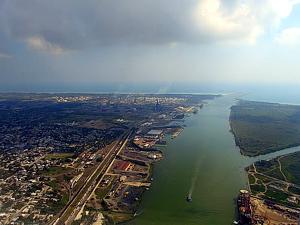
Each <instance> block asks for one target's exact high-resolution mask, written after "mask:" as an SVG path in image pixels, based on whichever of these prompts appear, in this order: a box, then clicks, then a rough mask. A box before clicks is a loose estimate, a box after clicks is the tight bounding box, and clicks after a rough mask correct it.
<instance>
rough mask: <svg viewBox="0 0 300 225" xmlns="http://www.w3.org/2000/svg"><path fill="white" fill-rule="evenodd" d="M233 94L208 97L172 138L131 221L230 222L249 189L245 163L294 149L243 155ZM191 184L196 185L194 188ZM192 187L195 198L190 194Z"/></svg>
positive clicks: (169, 224)
mask: <svg viewBox="0 0 300 225" xmlns="http://www.w3.org/2000/svg"><path fill="white" fill-rule="evenodd" d="M233 104H235V98H234V96H230V95H228V96H224V97H220V98H216V99H215V100H213V101H209V102H208V104H207V105H205V106H204V107H203V109H201V110H200V111H199V112H198V113H197V114H196V115H192V116H190V117H188V118H186V120H185V124H186V125H187V127H186V128H185V130H184V131H183V132H182V133H181V134H180V135H179V136H178V137H177V138H176V139H170V138H167V142H168V144H167V146H166V147H164V148H163V151H164V159H163V160H162V161H160V162H158V163H156V164H155V166H154V173H153V178H154V180H153V183H152V186H151V188H150V190H148V191H146V192H145V194H144V196H143V200H142V204H141V213H140V215H138V216H137V217H136V219H135V220H133V221H130V222H129V223H127V224H129V225H179V224H180V225H196V224H197V225H230V224H232V222H233V220H234V219H235V211H236V210H235V207H236V205H235V198H236V197H237V195H238V192H239V190H240V189H241V188H247V177H246V173H245V171H244V168H245V167H246V166H247V165H250V164H251V162H253V161H255V160H258V159H259V158H261V159H267V158H273V157H275V156H277V155H280V154H285V153H288V152H293V151H297V150H299V148H293V149H288V150H284V151H280V152H278V153H274V154H269V155H266V156H262V157H259V158H248V157H244V156H242V155H241V154H240V152H239V149H238V148H237V147H236V146H235V142H234V138H233V135H232V134H231V133H230V126H229V114H230V107H231V106H232V105H233ZM191 189H192V190H191ZM189 191H192V198H193V201H192V202H190V203H189V202H187V201H186V199H185V198H186V196H187V194H188V193H189Z"/></svg>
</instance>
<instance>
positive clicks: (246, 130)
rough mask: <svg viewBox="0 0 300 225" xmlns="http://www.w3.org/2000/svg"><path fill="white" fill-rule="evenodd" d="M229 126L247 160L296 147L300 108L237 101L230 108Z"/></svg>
mask: <svg viewBox="0 0 300 225" xmlns="http://www.w3.org/2000/svg"><path fill="white" fill-rule="evenodd" d="M230 125H231V130H232V132H233V134H234V136H235V140H236V144H237V145H238V146H239V147H240V149H241V153H242V154H244V155H247V156H257V155H262V154H267V153H271V152H275V151H278V150H281V149H285V148H289V147H294V146H298V145H300V106H295V105H282V104H274V103H264V102H252V101H240V102H239V104H238V105H235V106H233V107H232V108H231V114H230Z"/></svg>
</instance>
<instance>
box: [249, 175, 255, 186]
mask: <svg viewBox="0 0 300 225" xmlns="http://www.w3.org/2000/svg"><path fill="white" fill-rule="evenodd" d="M248 179H249V184H254V183H255V177H254V176H253V175H251V174H248Z"/></svg>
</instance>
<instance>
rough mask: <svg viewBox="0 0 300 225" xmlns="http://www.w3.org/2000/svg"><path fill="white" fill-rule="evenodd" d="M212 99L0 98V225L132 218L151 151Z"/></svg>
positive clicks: (153, 156) (148, 176)
mask: <svg viewBox="0 0 300 225" xmlns="http://www.w3.org/2000/svg"><path fill="white" fill-rule="evenodd" d="M215 97H217V95H191V94H164V95H159V94H158V95H153V94H4V93H3V94H1V95H0V121H1V122H0V128H1V129H0V172H1V173H0V224H49V225H50V224H51V225H59V224H66V225H71V224H75V225H77V224H82V225H83V224H84V225H91V224H103V225H104V224H116V223H120V222H124V221H127V220H130V219H132V218H133V217H134V216H135V215H138V214H139V213H138V212H137V211H138V209H139V203H140V201H141V198H142V194H143V192H145V191H146V190H148V189H149V188H150V186H151V181H152V168H153V165H154V163H155V162H156V161H158V160H160V159H162V158H163V151H161V150H159V149H156V146H157V145H165V144H166V141H165V140H164V139H163V137H164V135H171V136H172V137H173V138H175V137H176V136H177V135H179V134H180V132H181V131H182V130H183V128H184V118H185V116H188V115H189V114H192V113H197V111H198V110H200V109H201V107H202V106H203V101H204V100H209V99H213V98H215Z"/></svg>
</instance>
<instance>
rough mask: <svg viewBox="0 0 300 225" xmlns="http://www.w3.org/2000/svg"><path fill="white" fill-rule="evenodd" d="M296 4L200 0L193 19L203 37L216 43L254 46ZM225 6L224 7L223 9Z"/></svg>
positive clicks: (288, 1)
mask: <svg viewBox="0 0 300 225" xmlns="http://www.w3.org/2000/svg"><path fill="white" fill-rule="evenodd" d="M299 2H300V1H298V0H267V1H251V0H249V1H235V3H232V4H231V7H228V6H227V5H226V4H225V3H224V1H221V0H202V1H199V3H198V5H197V6H196V8H195V10H194V13H193V17H194V20H195V22H196V24H197V25H198V28H199V29H200V30H201V31H202V33H207V34H208V35H210V36H211V37H212V38H214V39H216V40H223V41H224V40H225V41H243V42H246V43H251V44H253V43H255V42H256V40H257V38H258V37H260V36H261V35H262V34H264V33H265V32H266V30H267V29H268V28H269V27H276V26H279V24H280V22H281V21H282V19H284V18H286V17H288V16H289V15H290V13H291V12H292V9H293V7H294V6H295V5H296V4H298V3H299ZM226 6H227V7H226Z"/></svg>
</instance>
